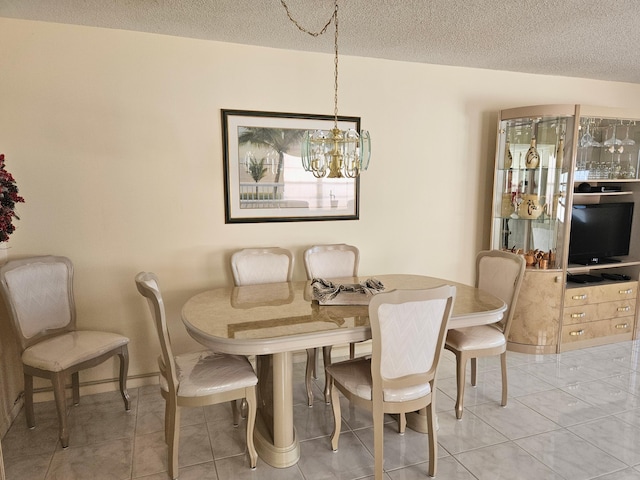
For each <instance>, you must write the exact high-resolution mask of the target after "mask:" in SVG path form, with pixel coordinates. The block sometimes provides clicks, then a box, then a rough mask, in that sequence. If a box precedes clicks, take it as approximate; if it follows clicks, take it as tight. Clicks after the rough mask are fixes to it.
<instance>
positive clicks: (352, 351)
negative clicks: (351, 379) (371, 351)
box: [349, 343, 356, 359]
mask: <svg viewBox="0 0 640 480" xmlns="http://www.w3.org/2000/svg"><path fill="white" fill-rule="evenodd" d="M349 358H351V359H354V358H356V344H355V343H350V344H349Z"/></svg>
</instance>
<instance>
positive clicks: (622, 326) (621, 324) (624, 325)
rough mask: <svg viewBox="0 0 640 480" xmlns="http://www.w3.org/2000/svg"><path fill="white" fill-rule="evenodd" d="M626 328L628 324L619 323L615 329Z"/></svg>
mask: <svg viewBox="0 0 640 480" xmlns="http://www.w3.org/2000/svg"><path fill="white" fill-rule="evenodd" d="M628 326H629V324H628V323H619V324H617V325H616V328H619V329H623V328H627V327H628Z"/></svg>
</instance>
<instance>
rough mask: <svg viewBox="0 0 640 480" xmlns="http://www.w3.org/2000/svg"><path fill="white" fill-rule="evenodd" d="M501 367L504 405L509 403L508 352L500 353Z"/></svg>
mask: <svg viewBox="0 0 640 480" xmlns="http://www.w3.org/2000/svg"><path fill="white" fill-rule="evenodd" d="M500 368H501V370H502V403H500V405H502V406H503V407H505V406H506V405H507V352H506V351H504V352H502V353H501V354H500Z"/></svg>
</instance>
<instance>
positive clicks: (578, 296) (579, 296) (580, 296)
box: [571, 292, 622, 300]
mask: <svg viewBox="0 0 640 480" xmlns="http://www.w3.org/2000/svg"><path fill="white" fill-rule="evenodd" d="M620 293H622V292H620ZM586 299H587V294H586V293H583V294H582V295H574V296H573V297H571V300H586Z"/></svg>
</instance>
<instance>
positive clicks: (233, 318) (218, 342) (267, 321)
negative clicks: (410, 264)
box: [181, 274, 506, 468]
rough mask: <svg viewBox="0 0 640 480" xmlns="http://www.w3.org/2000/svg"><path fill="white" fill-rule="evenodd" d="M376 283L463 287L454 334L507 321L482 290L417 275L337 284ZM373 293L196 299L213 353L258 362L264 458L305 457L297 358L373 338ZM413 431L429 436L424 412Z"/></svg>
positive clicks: (221, 294) (243, 290) (203, 340)
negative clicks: (296, 402)
mask: <svg viewBox="0 0 640 480" xmlns="http://www.w3.org/2000/svg"><path fill="white" fill-rule="evenodd" d="M371 279H374V280H376V281H377V282H379V284H381V285H382V286H383V288H384V290H385V291H389V290H394V289H425V288H433V287H438V286H441V285H453V286H455V287H456V298H455V302H454V306H453V311H452V314H451V318H450V320H449V328H461V327H467V326H473V325H482V324H490V323H494V322H497V321H500V319H501V318H502V315H503V312H504V311H505V310H506V304H505V302H504V301H502V300H501V299H499V298H497V297H495V296H494V295H491V294H489V293H488V292H485V291H483V290H481V289H478V288H475V287H473V286H469V285H465V284H462V283H457V282H452V281H450V280H446V279H441V278H435V277H429V276H424V275H413V274H388V275H375V276H369V277H348V278H340V279H330V281H331V282H333V283H334V284H335V285H339V286H340V285H344V286H354V285H355V286H357V285H360V284H362V283H366V282H367V281H368V280H371ZM368 298H370V297H369V296H368V295H366V294H360V295H358V294H354V293H351V294H349V293H347V292H344V293H339V294H338V295H337V296H335V297H334V298H333V299H327V298H326V297H325V298H322V299H321V300H318V298H317V295H316V294H314V289H313V287H312V282H311V281H294V282H285V283H268V284H260V285H246V286H240V287H220V288H214V289H211V290H207V291H204V292H201V293H198V294H196V295H194V296H193V297H191V298H189V299H188V300H187V302H186V303H185V304H184V306H183V308H182V315H181V316H182V321H183V323H184V326H185V327H186V329H187V332H188V333H189V335H190V336H191V337H193V338H194V339H195V340H196V341H197V342H199V343H200V344H202V345H204V346H206V347H207V348H209V349H211V350H213V351H215V352H218V353H226V354H235V355H255V356H256V370H257V375H258V414H257V418H256V427H255V431H254V441H255V445H256V449H257V450H258V455H259V456H260V458H261V459H262V460H264V461H265V462H266V463H268V464H269V465H271V466H273V467H277V468H286V467H289V466H291V465H294V464H295V463H296V462H297V461H298V460H299V458H300V445H299V442H298V440H297V438H296V431H295V427H294V425H293V354H294V352H296V351H301V350H307V349H310V348H317V347H325V346H332V345H341V344H349V343H352V342H361V341H365V340H368V339H370V338H371V329H370V327H369V317H368ZM407 426H409V427H410V428H413V429H414V430H417V431H419V432H423V433H427V431H428V429H427V422H426V416H425V414H424V412H416V413H415V414H411V415H407Z"/></svg>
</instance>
